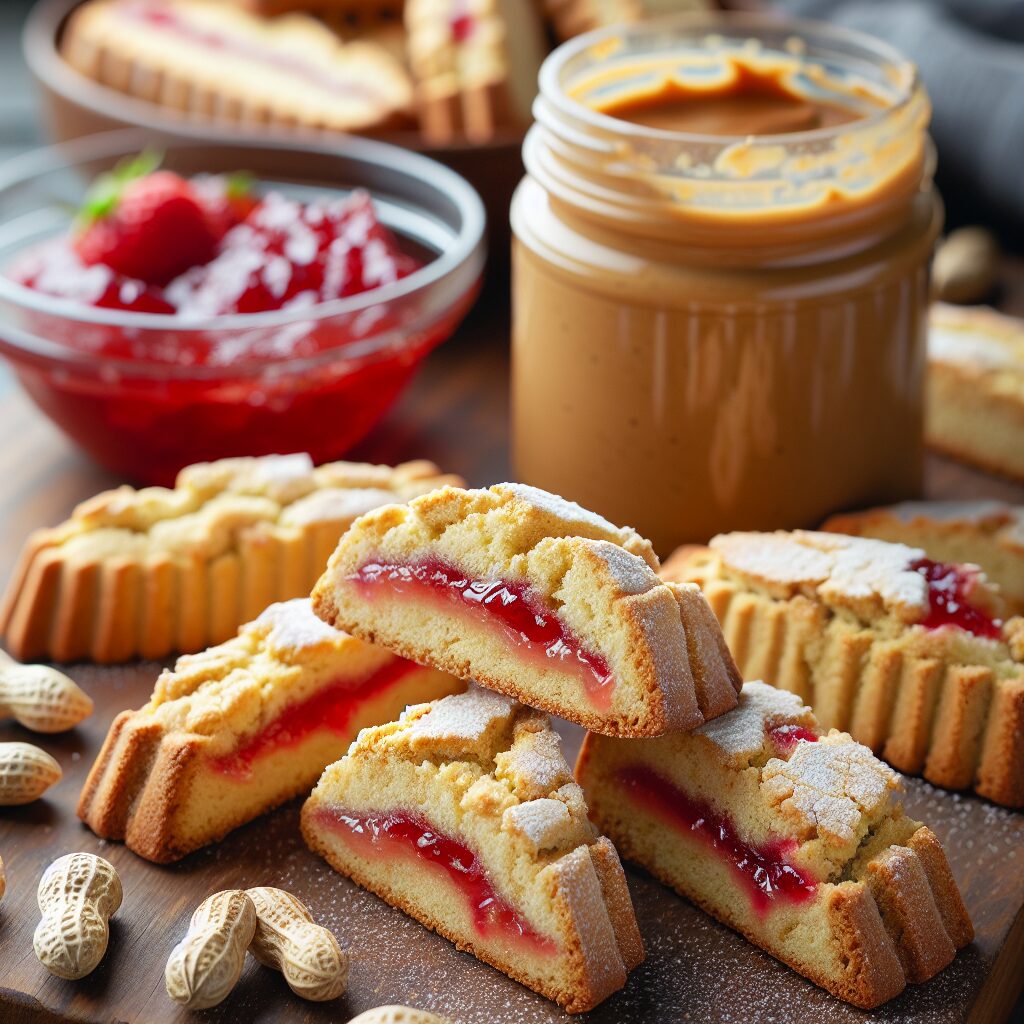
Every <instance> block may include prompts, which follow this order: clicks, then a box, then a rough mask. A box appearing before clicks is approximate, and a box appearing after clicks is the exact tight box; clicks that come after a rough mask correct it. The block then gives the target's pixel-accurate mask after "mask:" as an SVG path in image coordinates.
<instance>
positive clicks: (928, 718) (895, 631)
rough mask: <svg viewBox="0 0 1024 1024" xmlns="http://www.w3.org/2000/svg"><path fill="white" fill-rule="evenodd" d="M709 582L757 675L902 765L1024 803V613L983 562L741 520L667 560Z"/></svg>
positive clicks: (751, 675)
mask: <svg viewBox="0 0 1024 1024" xmlns="http://www.w3.org/2000/svg"><path fill="white" fill-rule="evenodd" d="M663 572H664V573H666V575H667V576H669V577H670V578H672V579H682V580H688V581H691V582H696V583H699V584H700V585H701V587H702V588H703V591H704V594H705V596H706V597H707V599H708V602H709V603H710V605H711V607H712V608H713V609H714V611H715V614H716V615H717V616H718V619H719V621H720V622H721V623H722V628H723V631H724V633H725V638H726V641H727V642H728V644H729V648H730V650H731V651H732V653H733V655H734V657H735V658H736V663H737V664H738V665H739V666H740V669H741V670H742V672H743V674H744V676H745V677H746V678H748V679H757V678H763V679H765V680H766V681H767V682H769V683H772V684H773V685H775V686H780V687H782V688H783V689H786V690H792V691H793V692H794V693H797V694H799V695H800V697H801V698H802V699H804V700H806V701H807V702H808V703H809V704H811V706H812V707H813V708H814V712H815V714H816V715H817V716H818V719H819V721H820V722H821V724H822V727H823V728H836V729H844V730H846V731H847V732H849V733H850V734H851V735H852V736H853V738H854V739H855V740H857V741H858V742H860V743H864V744H866V745H867V746H869V747H870V748H871V749H872V750H873V751H874V752H875V753H876V754H878V755H879V756H880V757H883V758H884V759H885V760H886V761H888V762H889V763H890V764H891V765H893V766H894V767H896V768H898V769H900V770H901V771H904V772H907V773H909V774H913V775H924V777H925V778H926V779H928V780H929V781H930V782H934V783H935V784H936V785H938V786H945V787H947V788H949V789H968V788H973V789H974V790H975V792H977V793H979V794H981V795H982V796H985V797H988V798H989V799H990V800H994V801H995V802H996V803H1001V804H1005V805H1007V806H1009V807H1021V806H1024V744H1022V743H1021V742H1020V737H1021V735H1022V734H1024V619H1021V618H1019V617H1017V618H1010V619H1006V618H1004V611H1003V609H1004V604H1005V602H1004V601H1003V598H1002V595H1001V594H1000V592H999V590H998V588H997V587H995V586H993V585H992V584H990V583H989V582H988V581H987V580H986V578H985V576H984V574H983V573H982V572H981V570H980V569H979V568H978V567H977V566H973V565H961V564H954V563H950V564H947V563H943V562H936V561H933V560H932V559H930V558H928V557H927V556H926V554H925V552H924V551H923V550H922V549H920V548H911V547H906V546H904V545H902V544H888V543H885V542H884V541H879V540H870V539H865V538H860V537H845V536H841V535H840V534H834V533H811V532H804V531H797V532H795V533H782V532H780V533H730V534H725V535H722V536H719V537H715V538H714V539H713V540H712V541H711V547H710V548H690V549H686V550H684V551H682V552H681V553H680V554H679V555H678V557H673V558H672V559H670V560H669V561H668V562H666V564H665V567H664V569H663Z"/></svg>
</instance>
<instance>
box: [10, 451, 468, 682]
mask: <svg viewBox="0 0 1024 1024" xmlns="http://www.w3.org/2000/svg"><path fill="white" fill-rule="evenodd" d="M452 482H458V477H452V476H442V475H441V474H440V471H439V470H438V468H437V467H436V466H435V465H434V464H433V463H431V462H424V461H420V462H407V463H403V464H402V465H400V466H396V467H395V468H391V467H390V466H370V465H365V464H360V463H349V462H333V463H328V464H327V465H323V466H319V467H317V468H315V469H314V468H313V463H312V461H311V460H310V458H309V456H308V455H304V454H298V455H268V456H264V457H262V458H240V459H222V460H220V461H219V462H210V463H201V464H199V465H195V466H189V467H187V468H185V469H183V470H182V471H181V473H180V474H179V475H178V479H177V482H176V484H175V486H174V488H173V489H168V488H164V487H147V488H144V489H142V490H135V489H133V488H131V487H119V488H117V489H116V490H112V491H105V492H104V493H102V494H98V495H96V497H94V498H91V499H90V500H89V501H86V502H84V503H83V504H81V505H79V506H78V507H77V508H76V509H75V511H74V512H73V513H72V516H71V518H70V519H68V520H67V521H66V522H64V523H62V524H61V525H60V526H56V527H53V528H52V529H42V530H37V531H35V533H33V534H32V535H31V536H30V537H29V539H28V541H27V542H26V545H25V548H24V549H23V551H22V554H21V557H20V559H19V562H18V564H17V566H16V567H15V570H14V573H13V575H12V577H11V579H10V581H9V583H8V586H7V591H6V593H5V595H4V598H3V601H2V602H0V632H2V633H4V634H6V638H7V647H8V649H9V650H10V651H11V653H12V654H13V655H14V656H15V657H17V658H19V659H21V660H22V661H24V660H32V659H44V658H45V659H48V660H52V661H75V660H78V659H80V658H89V659H91V660H93V661H97V662H101V663H110V662H119V661H128V660H130V659H132V658H135V657H142V658H162V657H164V656H165V655H167V654H169V653H170V652H171V651H181V652H184V653H190V652H193V651H200V650H202V649H203V648H204V647H206V646H208V645H209V644H216V643H220V642H222V641H224V640H226V639H228V638H229V637H231V636H233V635H234V633H235V631H236V630H237V629H238V627H239V626H240V625H241V624H242V623H244V622H248V621H249V620H250V619H253V618H255V617H256V616H257V615H259V614H260V612H262V611H263V609H264V608H266V606H267V605H268V604H270V603H271V602H272V601H281V600H288V599H289V598H293V597H299V596H304V595H306V594H308V593H309V591H310V588H311V587H312V586H313V583H314V582H315V581H316V579H317V577H318V576H319V575H320V573H321V572H322V571H323V567H324V565H326V563H327V558H328V556H329V555H330V553H331V552H332V551H333V550H334V547H335V545H336V544H337V542H338V538H339V537H340V536H341V534H342V533H343V532H344V530H345V529H347V527H348V526H349V524H350V523H351V522H352V521H353V520H354V519H355V518H356V517H357V516H360V515H362V514H363V513H364V512H366V511H368V510H369V509H371V508H374V507H376V506H379V505H382V504H386V503H388V502H391V501H404V500H406V499H408V498H411V497H413V496H414V495H417V494H423V493H424V492H426V491H430V490H432V489H433V488H435V487H439V486H441V485H442V484H446V483H452Z"/></svg>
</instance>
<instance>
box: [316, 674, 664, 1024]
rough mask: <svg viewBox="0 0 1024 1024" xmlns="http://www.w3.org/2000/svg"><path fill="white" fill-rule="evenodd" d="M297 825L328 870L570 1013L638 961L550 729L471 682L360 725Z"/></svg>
mask: <svg viewBox="0 0 1024 1024" xmlns="http://www.w3.org/2000/svg"><path fill="white" fill-rule="evenodd" d="M302 831H303V835H304V836H305V838H306V842H307V843H308V844H309V845H310V847H311V848H312V849H313V850H314V851H315V852H316V853H319V854H320V855H321V856H323V857H324V858H325V859H326V860H327V862H328V863H329V864H330V865H331V866H332V867H333V868H335V869H336V870H337V871H340V872H341V873H342V874H345V875H348V876H349V877H350V878H351V879H352V880H353V881H355V882H357V883H358V884H359V885H361V886H363V887H364V888H366V889H369V890H370V891H371V892H375V893H376V894H377V895H378V896H380V897H381V898H382V899H385V900H387V902H388V903H390V904H392V905H393V906H395V907H398V908H399V909H401V910H403V911H405V912H406V913H407V914H409V915H411V916H412V917H414V918H416V919H417V920H418V921H420V922H421V923H422V924H424V925H426V926H427V927H428V928H431V929H433V930H434V931H437V932H438V933H440V934H441V935H443V936H445V938H447V939H450V940H451V941H452V942H454V943H455V945H456V946H458V948H459V949H464V950H468V951H469V952H471V953H473V954H474V955H475V956H477V957H478V958H479V959H481V960H483V961H485V962H487V963H489V964H491V965H493V966H494V967H497V968H498V970H500V971H504V972H505V973H506V974H508V975H509V976H510V977H512V978H515V979H516V980H517V981H519V982H521V983H522V984H524V985H526V986H528V987H529V988H532V989H533V990H534V991H535V992H539V993H540V994H541V995H543V996H546V997H547V998H548V999H552V1000H554V1001H556V1002H557V1003H559V1004H560V1005H561V1006H563V1007H564V1008H565V1009H566V1010H568V1011H569V1012H570V1013H580V1012H583V1011H585V1010H589V1009H591V1008H592V1007H593V1006H596V1005H597V1004H598V1003H600V1002H601V1001H602V1000H603V999H605V998H606V997H607V996H609V995H611V993H612V992H615V991H617V990H618V989H620V988H622V986H623V985H624V984H625V983H626V976H627V974H628V973H629V971H630V970H632V969H633V968H634V967H635V966H636V965H637V964H639V963H640V962H641V961H642V960H643V957H644V952H643V945H642V943H641V940H640V932H639V930H638V928H637V924H636V918H635V917H634V915H633V907H632V903H631V902H630V897H629V891H628V889H627V888H626V879H625V876H624V874H623V872H622V866H621V865H620V863H619V858H618V855H617V854H616V853H615V848H614V847H613V846H612V845H611V843H609V842H608V840H607V839H604V838H602V837H600V836H599V835H598V834H597V832H596V831H595V830H594V828H593V826H592V825H591V824H590V822H589V821H588V819H587V808H586V804H585V803H584V801H583V794H582V793H581V791H580V788H579V786H577V785H576V783H575V782H574V781H573V778H572V774H571V773H570V771H569V767H568V765H567V764H566V763H565V760H564V759H563V757H562V753H561V750H560V749H559V741H558V736H557V734H556V733H555V732H554V731H553V730H552V728H551V725H550V722H549V721H548V719H547V716H546V715H544V714H543V713H541V712H539V711H535V710H532V709H530V708H526V707H523V706H522V705H520V704H517V703H516V702H515V701H513V700H511V699H509V698H508V697H505V696H502V695H501V694H497V693H492V692H490V691H488V690H482V689H479V688H475V687H473V688H471V689H470V690H468V691H467V692H466V693H464V694H460V695H457V696H454V697H447V698H445V699H443V700H439V701H435V702H433V703H431V704H422V705H420V706H418V707H414V708H410V709H409V710H408V711H406V712H405V714H403V715H402V717H401V718H400V719H399V720H398V721H397V722H392V723H390V724H389V725H382V726H379V727H377V728H374V729H366V730H364V731H363V732H362V733H360V735H359V738H358V739H357V740H356V742H355V743H354V744H353V745H352V747H351V749H350V750H349V752H348V754H347V755H346V756H345V757H344V758H342V759H341V760H340V761H338V763H337V764H333V765H331V766H330V767H329V768H328V769H327V771H325V772H324V775H323V778H321V780H320V782H319V784H318V785H317V787H316V789H315V790H314V791H313V794H312V796H311V797H310V798H309V800H308V801H307V802H306V804H305V806H304V807H303V809H302Z"/></svg>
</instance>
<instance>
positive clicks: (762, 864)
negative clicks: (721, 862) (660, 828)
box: [619, 765, 815, 915]
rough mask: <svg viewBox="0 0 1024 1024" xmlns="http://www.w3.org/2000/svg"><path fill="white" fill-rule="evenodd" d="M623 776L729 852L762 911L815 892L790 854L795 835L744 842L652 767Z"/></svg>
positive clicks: (689, 829)
mask: <svg viewBox="0 0 1024 1024" xmlns="http://www.w3.org/2000/svg"><path fill="white" fill-rule="evenodd" d="M619 781H620V782H621V784H622V786H623V787H624V788H625V789H626V790H627V791H629V793H630V794H631V796H632V797H633V799H634V800H636V802H637V803H639V804H641V805H642V806H643V807H646V808H647V809H648V810H649V811H651V812H652V813H653V814H655V815H657V816H658V817H659V818H661V819H662V820H664V821H666V822H667V823H668V824H670V825H672V826H674V827H675V828H677V829H678V830H679V831H680V832H685V833H689V834H690V835H693V836H695V837H697V838H698V839H700V840H701V841H702V842H704V843H706V844H707V845H708V846H709V847H710V848H711V849H712V850H714V851H715V853H716V854H718V856H720V857H722V858H724V859H725V861H726V862H727V863H728V864H729V866H730V867H731V868H732V869H733V872H734V873H735V875H736V876H737V878H738V879H739V880H740V882H741V883H742V884H743V886H744V887H745V888H746V890H747V894H748V895H749V897H750V902H751V904H752V905H753V908H754V910H755V911H756V912H757V913H758V914H762V915H763V914H766V913H767V912H768V911H769V910H770V909H771V908H772V907H773V906H776V905H777V904H778V903H781V902H786V903H803V902H805V901H806V900H809V899H811V898H813V896H814V893H815V883H814V879H813V878H811V877H810V875H808V874H806V873H804V872H803V871H801V870H800V869H799V868H797V867H794V866H793V865H792V864H790V863H788V862H787V860H786V855H787V854H788V853H789V851H790V850H791V849H792V848H793V847H794V846H795V845H796V844H795V843H793V842H792V841H786V840H782V839H778V840H771V841H769V842H764V843H761V844H759V845H757V846H754V845H751V844H749V843H745V842H743V840H742V839H740V837H739V835H738V834H737V832H736V827H735V825H734V824H733V823H732V821H731V820H730V819H729V817H728V816H727V815H724V814H719V813H718V812H717V811H715V810H714V809H713V808H712V807H711V806H710V805H709V804H706V803H704V802H703V801H702V800H699V799H697V798H695V797H691V796H688V795H687V794H686V793H684V792H683V791H682V790H681V789H679V787H678V786H675V785H673V784H672V783H671V782H669V781H668V780H667V779H664V778H662V777H661V776H660V775H658V774H657V772H654V771H651V769H649V768H645V767H642V766H639V765H637V766H633V767H629V768H623V769H621V770H620V771H619Z"/></svg>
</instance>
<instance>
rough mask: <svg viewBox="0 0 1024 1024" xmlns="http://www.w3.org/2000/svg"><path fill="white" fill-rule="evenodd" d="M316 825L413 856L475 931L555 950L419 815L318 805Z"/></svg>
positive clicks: (457, 846) (462, 850)
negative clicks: (455, 897) (452, 896)
mask: <svg viewBox="0 0 1024 1024" xmlns="http://www.w3.org/2000/svg"><path fill="white" fill-rule="evenodd" d="M317 820H318V821H319V822H320V824H322V825H324V826H326V827H328V828H331V829H333V830H334V831H335V832H337V833H338V834H340V835H342V836H343V837H344V838H345V839H346V841H348V842H350V843H351V844H352V845H354V846H357V847H361V848H362V853H363V855H364V856H371V857H374V858H380V857H381V856H387V855H398V856H402V855H405V856H413V857H415V858H416V859H417V860H418V861H421V862H423V863H425V864H428V865H430V866H431V867H432V868H433V869H435V870H437V871H439V872H441V873H442V874H444V875H446V876H447V878H448V880H449V881H450V882H451V884H452V885H453V886H455V887H456V888H457V889H458V890H459V891H460V892H461V893H462V895H463V897H464V898H465V900H466V906H467V907H468V909H469V911H470V914H471V916H472V918H473V926H474V928H475V930H476V933H477V935H479V936H480V937H481V938H488V937H490V936H492V935H494V934H498V935H508V936H511V937H513V938H514V939H516V940H520V941H525V942H527V943H529V944H530V945H531V946H532V947H533V949H534V951H535V952H538V953H545V954H550V953H554V952H556V945H555V943H554V941H553V940H551V939H549V938H547V937H545V936H543V935H540V934H538V933H537V932H536V931H534V930H533V929H532V928H531V927H530V925H529V923H528V922H527V921H526V920H525V919H524V918H523V917H522V916H521V915H520V914H519V913H518V912H517V911H516V909H515V908H514V907H512V906H511V905H510V904H509V903H508V902H506V901H505V900H504V899H502V898H501V896H499V895H498V893H497V892H496V891H495V889H494V886H493V885H491V882H490V880H489V879H488V877H487V873H486V872H485V871H484V868H483V866H482V865H481V864H480V862H479V861H478V860H477V858H476V855H475V854H474V853H473V851H472V850H471V849H470V848H469V847H468V846H466V845H465V844H464V843H460V842H459V841H458V840H457V839H453V838H452V837H451V836H447V835H445V834H444V833H442V832H438V831H437V830H436V829H435V828H434V827H433V826H432V825H431V824H430V822H428V821H427V820H426V819H425V818H423V817H421V816H420V815H418V814H414V813H412V812H408V811H400V810H395V811H387V812H358V811H348V810H344V809H335V808H332V809H323V810H320V811H318V812H317Z"/></svg>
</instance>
